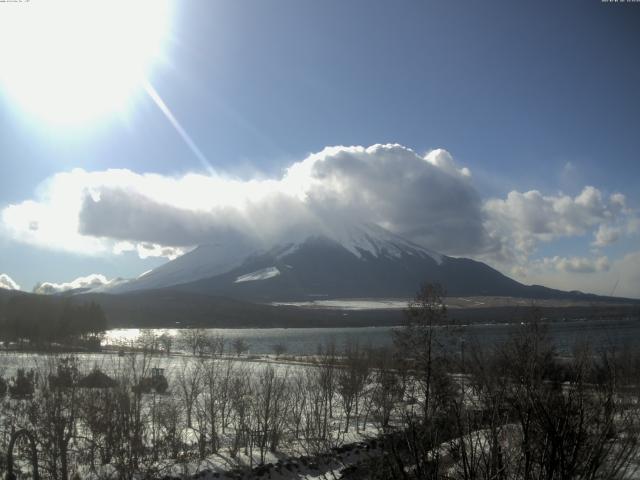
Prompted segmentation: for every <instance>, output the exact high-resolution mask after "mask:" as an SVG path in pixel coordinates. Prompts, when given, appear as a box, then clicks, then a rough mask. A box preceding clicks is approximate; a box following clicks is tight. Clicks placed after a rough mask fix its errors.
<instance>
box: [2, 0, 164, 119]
mask: <svg viewBox="0 0 640 480" xmlns="http://www.w3.org/2000/svg"><path fill="white" fill-rule="evenodd" d="M170 16H171V15H170V5H169V2H168V1H166V0H136V1H125V0H109V1H101V0H59V1H55V2H53V1H50V0H31V1H30V2H24V3H11V2H8V3H6V4H4V5H3V8H2V15H0V82H1V83H0V85H1V88H2V90H3V93H5V95H6V96H7V97H8V98H9V99H11V100H12V101H13V102H14V103H15V104H16V106H19V107H20V108H21V109H22V110H23V111H25V112H27V113H29V114H30V115H34V116H36V117H38V118H41V119H43V120H46V121H47V122H50V123H54V124H75V123H83V122H86V121H88V120H93V119H95V118H97V117H100V116H103V115H105V114H109V113H113V112H118V111H126V109H127V107H128V104H129V103H130V101H131V98H132V96H133V94H134V93H135V92H136V91H137V90H142V89H143V88H144V81H145V79H146V78H147V77H148V74H149V71H150V68H151V66H152V64H153V63H154V62H155V61H156V60H157V59H158V58H159V57H160V56H161V54H162V49H163V46H164V43H165V41H166V37H167V36H168V31H169V21H170Z"/></svg>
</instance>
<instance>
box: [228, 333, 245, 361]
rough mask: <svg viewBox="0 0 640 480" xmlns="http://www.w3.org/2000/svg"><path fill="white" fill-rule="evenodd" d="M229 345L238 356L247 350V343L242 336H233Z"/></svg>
mask: <svg viewBox="0 0 640 480" xmlns="http://www.w3.org/2000/svg"><path fill="white" fill-rule="evenodd" d="M231 347H232V348H233V351H234V352H236V355H237V356H238V357H239V356H240V355H242V354H243V353H246V352H248V351H249V344H248V343H247V341H246V340H245V339H244V338H242V337H238V338H235V339H234V340H233V342H232V343H231Z"/></svg>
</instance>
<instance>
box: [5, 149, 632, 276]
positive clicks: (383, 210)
mask: <svg viewBox="0 0 640 480" xmlns="http://www.w3.org/2000/svg"><path fill="white" fill-rule="evenodd" d="M626 203H627V201H626V198H625V196H624V195H623V194H622V193H618V192H613V193H605V192H603V191H602V190H600V189H598V188H596V187H594V186H585V187H584V188H583V189H582V191H581V192H580V193H578V194H577V195H575V196H569V195H566V194H563V193H556V194H547V193H543V192H540V191H538V190H530V191H525V192H519V191H511V192H509V193H508V194H507V195H506V196H505V197H504V198H489V199H484V198H482V196H481V195H480V193H479V192H478V190H477V188H476V186H475V185H474V180H473V175H472V172H471V171H470V169H469V168H467V167H464V166H460V165H458V164H457V163H456V162H455V160H454V159H453V158H452V156H451V155H450V154H449V152H447V151H446V150H443V149H437V150H432V151H430V152H428V153H426V154H425V155H421V154H418V153H417V152H415V151H413V150H411V149H410V148H407V147H404V146H402V145H397V144H389V145H373V146H370V147H362V146H352V147H344V146H338V147H327V148H325V149H324V150H322V151H320V152H318V153H314V154H311V155H309V156H307V157H306V158H305V159H303V160H301V161H299V162H296V163H294V164H292V165H291V166H290V167H289V168H288V169H286V171H285V172H284V173H283V175H282V176H281V177H280V178H276V179H268V178H262V179H250V180H245V179H239V178H233V177H229V176H226V175H223V174H222V173H211V174H206V175H204V174H186V175H181V176H163V175H158V174H153V173H146V174H140V173H135V172H132V171H130V170H126V169H119V170H106V171H96V172H87V171H84V170H81V169H76V170H72V171H70V172H63V173H59V174H57V175H54V176H53V177H51V178H50V179H48V180H47V181H46V182H45V183H44V184H43V185H41V186H40V188H39V189H38V191H37V195H36V196H35V198H32V199H28V200H25V201H24V202H21V203H16V204H12V205H8V206H6V207H5V208H3V209H2V211H1V212H0V229H1V232H2V234H3V235H4V236H7V237H9V238H12V239H13V240H16V241H19V242H23V243H27V244H30V245H34V246H37V247H41V248H48V249H53V250H66V251H71V252H74V253H81V254H87V255H104V254H121V253H123V252H136V253H137V254H138V256H140V257H142V258H146V257H150V256H158V257H166V258H175V257H176V256H178V255H181V254H182V253H184V252H185V251H187V250H188V249H190V248H192V247H193V246H195V245H198V244H203V243H211V242H216V243H224V242H227V243H235V242H238V241H242V242H245V243H250V244H255V245H256V246H257V247H265V246H271V245H273V244H275V243H282V242H290V241H292V240H297V239H299V238H300V237H303V236H307V235H310V234H321V233H323V232H325V231H328V230H331V229H332V228H335V226H336V225H338V226H339V225H342V224H345V223H346V224H350V223H354V222H368V223H374V224H378V225H380V226H381V227H384V228H386V229H388V230H390V231H392V232H394V233H396V234H399V235H401V236H403V237H406V238H408V239H409V240H412V241H414V242H416V243H419V244H422V245H424V246H426V247H428V248H431V249H433V250H435V251H438V252H441V253H444V254H448V255H454V256H469V257H474V258H477V259H480V260H484V261H488V262H489V263H491V264H494V265H496V266H498V267H499V268H501V269H503V270H506V271H507V273H511V274H514V273H516V274H517V273H525V272H527V271H528V270H531V269H532V268H533V267H535V268H537V269H538V270H539V269H541V268H546V269H547V270H548V271H549V272H555V273H556V274H561V273H562V274H569V273H571V274H574V275H578V274H585V275H586V274H589V273H594V272H605V271H607V268H613V264H614V263H615V262H609V263H610V265H609V267H606V262H605V261H604V260H603V258H606V257H605V256H604V255H603V254H602V253H599V252H595V253H594V257H593V258H590V257H586V256H582V257H580V256H575V257H566V258H564V257H551V258H548V259H546V261H545V260H540V259H538V260H535V262H537V263H536V264H535V265H534V264H533V263H532V257H534V256H535V255H536V252H537V251H538V249H539V247H540V245H542V244H546V243H549V242H552V241H554V240H557V239H560V238H569V237H588V238H591V239H592V240H591V246H592V247H594V248H596V249H602V248H606V247H608V246H609V245H612V244H613V243H615V242H617V241H619V240H620V239H621V238H623V237H625V236H628V235H636V234H637V233H638V232H639V231H640V226H639V225H640V222H639V221H638V220H637V216H636V215H635V213H634V212H633V211H632V210H631V209H630V208H629V207H628V206H627V204H626ZM587 247H588V240H587ZM582 253H583V254H584V252H582ZM520 278H523V277H522V276H520Z"/></svg>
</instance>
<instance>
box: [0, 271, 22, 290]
mask: <svg viewBox="0 0 640 480" xmlns="http://www.w3.org/2000/svg"><path fill="white" fill-rule="evenodd" d="M0 288H4V289H5V290H20V285H18V284H17V283H16V282H14V281H13V279H12V278H11V277H10V276H9V275H7V274H6V273H0Z"/></svg>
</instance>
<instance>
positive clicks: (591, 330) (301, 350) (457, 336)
mask: <svg viewBox="0 0 640 480" xmlns="http://www.w3.org/2000/svg"><path fill="white" fill-rule="evenodd" d="M397 328H400V327H349V328H248V329H228V328H213V329H206V331H207V333H209V334H212V335H221V336H222V337H224V338H225V339H226V341H227V347H226V348H227V349H229V345H230V343H231V342H232V341H233V340H234V339H236V338H243V339H244V340H246V342H247V343H248V344H249V348H250V350H249V352H250V353H252V354H267V353H273V346H274V345H275V344H284V345H285V346H286V348H287V353H289V354H294V355H305V354H313V353H315V352H316V351H317V349H318V345H319V344H326V343H328V342H332V341H333V342H335V344H336V345H337V346H338V347H341V346H342V345H344V344H345V343H347V342H358V343H359V344H360V345H363V346H373V347H382V346H388V345H391V343H392V339H393V333H392V332H393V330H394V329H397ZM517 328H518V326H516V325H505V324H484V325H468V326H457V327H454V328H452V329H451V330H450V334H451V337H452V339H453V343H461V341H464V342H465V343H467V344H469V343H473V342H478V343H480V344H482V345H491V344H496V343H500V342H504V341H505V340H506V339H508V338H509V336H510V335H511V334H512V333H513V332H514V331H515V330H516V329H517ZM147 331H149V330H147ZM151 331H153V332H154V333H156V334H158V335H159V334H162V333H167V334H169V335H172V336H177V335H178V332H179V330H178V329H157V330H151ZM143 332H145V330H141V329H135V328H128V329H115V330H109V331H108V332H107V335H106V338H105V343H109V344H117V343H119V342H131V341H134V340H135V339H136V338H138V337H139V336H140V335H141V334H142V333H143ZM550 332H551V336H552V338H553V339H554V342H555V344H556V347H557V349H558V351H559V352H560V353H570V352H571V350H572V348H573V346H574V345H575V344H576V343H578V342H589V343H591V344H592V345H593V346H595V347H599V346H623V345H633V344H636V343H639V342H640V322H639V321H638V320H636V319H620V320H616V321H611V320H607V321H603V320H588V321H586V320H585V321H567V322H559V323H553V324H551V325H550ZM174 348H180V346H179V345H176V346H175V347H174Z"/></svg>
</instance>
